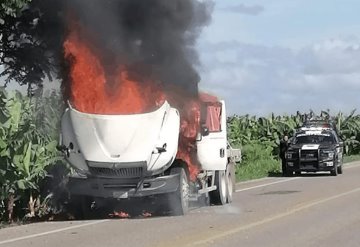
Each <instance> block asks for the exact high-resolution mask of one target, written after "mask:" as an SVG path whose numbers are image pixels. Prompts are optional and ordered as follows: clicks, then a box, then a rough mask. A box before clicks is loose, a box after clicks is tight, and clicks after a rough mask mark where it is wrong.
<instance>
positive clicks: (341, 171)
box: [337, 164, 343, 174]
mask: <svg viewBox="0 0 360 247" xmlns="http://www.w3.org/2000/svg"><path fill="white" fill-rule="evenodd" d="M337 169H338V174H343V166H342V164H341V165H340V166H338V168H337Z"/></svg>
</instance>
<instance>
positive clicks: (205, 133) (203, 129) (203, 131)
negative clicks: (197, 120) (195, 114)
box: [201, 126, 209, 136]
mask: <svg viewBox="0 0 360 247" xmlns="http://www.w3.org/2000/svg"><path fill="white" fill-rule="evenodd" d="M201 135H202V136H208V135H209V129H208V127H206V126H202V127H201Z"/></svg>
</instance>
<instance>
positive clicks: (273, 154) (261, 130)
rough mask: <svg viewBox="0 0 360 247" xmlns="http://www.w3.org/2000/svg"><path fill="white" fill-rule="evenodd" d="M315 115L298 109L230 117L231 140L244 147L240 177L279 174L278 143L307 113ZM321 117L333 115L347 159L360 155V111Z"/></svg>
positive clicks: (239, 170) (232, 142) (300, 122)
mask: <svg viewBox="0 0 360 247" xmlns="http://www.w3.org/2000/svg"><path fill="white" fill-rule="evenodd" d="M311 116H315V113H314V112H312V111H310V112H309V113H307V114H302V113H300V112H297V114H296V115H291V116H287V115H285V116H275V115H274V114H272V115H271V116H270V117H268V118H264V117H260V118H257V117H256V116H249V115H245V116H233V117H230V118H229V119H228V130H229V133H228V135H229V140H230V142H231V144H232V145H234V146H235V147H241V148H242V153H243V162H242V163H241V165H240V166H238V168H237V180H238V181H243V180H248V179H253V178H261V177H265V176H268V175H271V176H279V175H280V161H279V158H278V154H279V150H278V146H279V143H280V139H281V137H282V136H283V135H284V134H285V133H288V134H289V135H290V136H291V135H292V134H293V133H294V131H295V130H296V129H297V128H298V127H299V126H301V124H302V123H303V122H304V121H305V119H307V118H308V117H311ZM320 117H322V118H328V119H331V120H332V121H333V122H334V123H335V124H336V128H337V130H338V132H339V134H340V137H341V139H342V140H343V141H344V151H345V162H349V161H352V160H356V159H358V158H360V156H359V154H360V115H356V114H355V110H354V111H352V112H351V113H350V114H349V115H347V116H346V115H344V114H343V113H341V112H340V113H338V114H337V115H336V116H331V115H330V113H329V111H323V112H321V114H320Z"/></svg>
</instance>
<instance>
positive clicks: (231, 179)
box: [226, 163, 235, 203]
mask: <svg viewBox="0 0 360 247" xmlns="http://www.w3.org/2000/svg"><path fill="white" fill-rule="evenodd" d="M226 179H227V181H226V182H227V193H226V195H227V198H226V202H227V203H231V202H232V200H233V193H234V191H235V166H234V164H232V163H230V164H228V165H227V167H226Z"/></svg>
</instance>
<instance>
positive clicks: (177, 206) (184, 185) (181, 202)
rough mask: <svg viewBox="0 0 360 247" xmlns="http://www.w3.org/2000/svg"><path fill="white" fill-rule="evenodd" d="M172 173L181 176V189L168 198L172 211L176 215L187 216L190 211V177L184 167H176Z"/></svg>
mask: <svg viewBox="0 0 360 247" xmlns="http://www.w3.org/2000/svg"><path fill="white" fill-rule="evenodd" d="M170 173H171V174H178V175H179V187H178V189H177V190H176V191H175V192H173V193H171V194H170V195H169V197H168V198H169V202H168V203H169V206H170V210H171V211H172V212H173V214H174V215H185V214H186V213H187V212H188V211H189V195H190V185H189V177H188V175H187V173H186V171H185V168H183V167H174V168H172V169H171V171H170Z"/></svg>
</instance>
